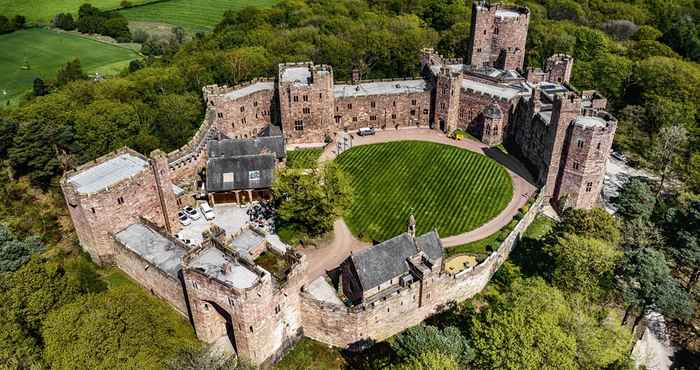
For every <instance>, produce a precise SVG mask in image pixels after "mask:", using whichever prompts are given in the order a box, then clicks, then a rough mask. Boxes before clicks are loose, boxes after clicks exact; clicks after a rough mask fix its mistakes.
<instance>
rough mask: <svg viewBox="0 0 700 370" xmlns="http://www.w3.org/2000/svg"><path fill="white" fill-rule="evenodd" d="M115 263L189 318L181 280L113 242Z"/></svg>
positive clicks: (145, 287)
mask: <svg viewBox="0 0 700 370" xmlns="http://www.w3.org/2000/svg"><path fill="white" fill-rule="evenodd" d="M113 249H114V252H115V254H114V263H115V264H116V266H117V267H118V268H119V269H120V270H122V271H124V272H125V273H126V274H127V275H129V276H130V277H131V278H132V279H134V280H136V282H137V283H139V284H140V285H141V286H142V287H143V288H144V289H146V290H149V291H150V292H151V293H152V294H155V295H156V296H158V297H160V298H162V299H164V300H165V301H166V302H168V303H170V304H171V305H172V306H173V307H174V308H175V309H176V310H177V311H178V312H179V313H180V314H181V315H183V316H185V317H188V316H187V303H186V302H185V294H184V292H183V291H182V284H181V283H180V280H178V279H176V278H174V277H172V276H170V275H168V274H166V273H164V272H163V271H161V270H159V269H158V267H157V266H154V265H152V264H151V263H149V262H148V261H146V260H144V259H143V258H141V256H139V255H138V254H136V253H134V252H132V251H131V250H129V249H128V248H126V247H124V246H122V245H121V244H119V243H118V242H116V241H113Z"/></svg>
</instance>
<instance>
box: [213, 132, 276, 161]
mask: <svg viewBox="0 0 700 370" xmlns="http://www.w3.org/2000/svg"><path fill="white" fill-rule="evenodd" d="M208 147H209V158H218V157H235V156H242V155H253V154H263V153H274V154H275V156H276V157H277V159H283V158H285V157H286V156H287V152H286V150H285V148H284V138H283V137H282V136H262V137H256V138H253V139H224V140H218V141H216V140H211V141H209V145H208Z"/></svg>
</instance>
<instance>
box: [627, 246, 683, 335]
mask: <svg viewBox="0 0 700 370" xmlns="http://www.w3.org/2000/svg"><path fill="white" fill-rule="evenodd" d="M619 275H620V277H621V278H620V279H619V281H618V286H619V287H620V290H621V292H622V297H623V298H624V300H625V303H626V305H627V308H626V309H625V317H624V318H623V320H622V322H623V324H624V323H625V322H627V319H628V318H629V315H630V314H635V315H636V318H635V320H634V324H633V327H636V326H637V324H638V323H639V321H640V320H641V318H642V317H643V316H644V314H645V313H646V311H647V310H650V309H651V310H654V311H658V312H660V313H661V314H662V315H664V316H666V317H668V318H672V319H686V318H688V317H689V316H690V314H691V313H692V308H691V306H690V300H689V298H688V294H687V293H686V292H685V291H684V290H683V289H681V287H680V285H679V284H678V282H676V280H674V279H673V276H672V275H671V270H670V269H669V268H668V265H667V264H666V259H665V258H664V255H663V254H662V253H661V252H659V251H655V250H653V249H649V248H641V249H636V250H632V251H628V252H626V253H625V257H624V259H623V262H622V265H621V267H620V271H619Z"/></svg>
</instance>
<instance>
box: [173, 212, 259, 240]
mask: <svg viewBox="0 0 700 370" xmlns="http://www.w3.org/2000/svg"><path fill="white" fill-rule="evenodd" d="M213 208H214V213H215V214H216V218H215V219H213V220H211V221H207V220H206V219H205V218H204V216H202V212H201V211H199V209H198V210H197V212H198V214H199V216H200V217H199V219H198V220H192V223H191V224H189V225H187V226H183V227H182V230H180V231H179V232H178V233H176V235H175V236H176V237H178V238H179V239H181V240H186V239H189V240H191V241H192V243H194V244H196V245H200V244H201V243H202V240H203V239H202V233H203V232H205V231H207V230H208V229H209V228H210V227H211V226H212V225H217V226H219V227H220V228H222V229H224V231H226V234H227V235H231V234H233V233H235V232H236V231H238V230H240V229H241V227H243V225H245V223H246V222H247V221H248V214H246V211H247V210H248V208H249V207H247V206H246V207H239V206H238V205H234V204H217V205H215V206H214V207H213Z"/></svg>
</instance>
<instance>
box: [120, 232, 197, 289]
mask: <svg viewBox="0 0 700 370" xmlns="http://www.w3.org/2000/svg"><path fill="white" fill-rule="evenodd" d="M114 238H115V239H116V240H117V241H119V243H120V244H121V245H123V246H124V247H126V248H128V249H130V250H131V251H133V252H134V253H136V254H138V255H139V256H141V257H142V258H143V259H145V260H146V261H148V262H150V263H152V264H153V265H155V266H156V267H158V269H160V270H161V271H163V272H165V273H166V274H168V275H170V276H172V277H174V278H177V273H178V271H180V263H181V261H182V256H184V255H185V252H186V250H185V248H183V247H181V246H179V245H177V244H175V243H174V242H173V241H171V240H170V239H168V238H166V237H165V236H163V235H161V234H160V233H158V232H157V231H155V230H153V229H151V228H150V227H148V226H146V225H143V224H140V223H136V224H131V225H129V226H128V227H127V228H126V229H124V230H122V231H120V232H118V233H116V234H114Z"/></svg>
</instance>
